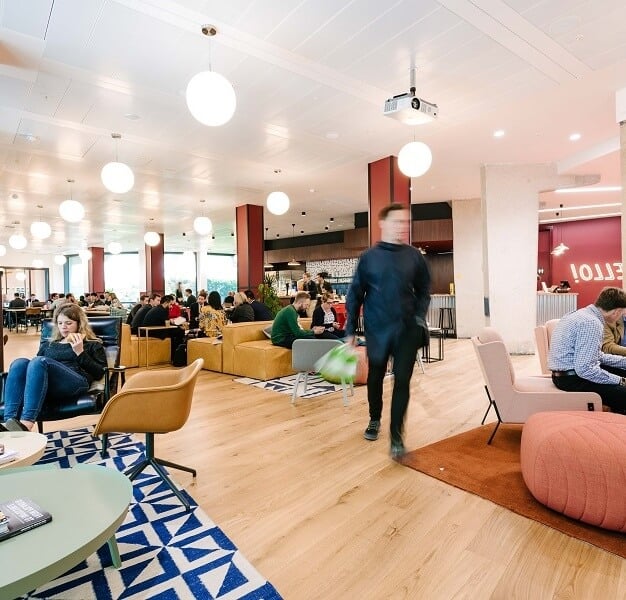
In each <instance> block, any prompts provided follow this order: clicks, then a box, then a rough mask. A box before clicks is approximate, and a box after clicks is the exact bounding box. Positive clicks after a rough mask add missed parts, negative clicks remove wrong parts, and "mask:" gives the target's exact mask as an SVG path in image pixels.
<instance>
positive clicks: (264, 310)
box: [244, 290, 274, 321]
mask: <svg viewBox="0 0 626 600" xmlns="http://www.w3.org/2000/svg"><path fill="white" fill-rule="evenodd" d="M244 294H245V295H246V298H247V299H248V304H249V305H250V306H251V307H252V311H253V312H254V320H255V321H272V320H273V319H274V315H273V314H272V311H271V310H270V309H269V308H268V307H267V305H266V304H265V303H264V302H259V301H258V300H257V299H256V298H255V297H254V292H253V291H252V290H246V291H245V292H244Z"/></svg>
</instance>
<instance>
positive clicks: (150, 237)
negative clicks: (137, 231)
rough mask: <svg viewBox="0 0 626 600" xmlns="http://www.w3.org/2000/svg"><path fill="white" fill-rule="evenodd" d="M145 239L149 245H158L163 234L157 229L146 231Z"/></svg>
mask: <svg viewBox="0 0 626 600" xmlns="http://www.w3.org/2000/svg"><path fill="white" fill-rule="evenodd" d="M143 241H144V242H146V244H148V246H158V245H159V244H160V242H161V236H160V235H159V234H158V233H157V232H156V231H146V233H145V235H144V236H143Z"/></svg>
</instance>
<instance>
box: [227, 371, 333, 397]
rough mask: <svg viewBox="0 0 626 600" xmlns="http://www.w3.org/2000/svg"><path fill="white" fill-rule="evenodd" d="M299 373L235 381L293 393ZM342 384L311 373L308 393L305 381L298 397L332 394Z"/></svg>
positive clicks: (300, 385) (241, 378) (300, 386)
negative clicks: (265, 378)
mask: <svg viewBox="0 0 626 600" xmlns="http://www.w3.org/2000/svg"><path fill="white" fill-rule="evenodd" d="M296 377H297V375H287V376H286V377H277V378H276V379H268V380H267V381H261V380H259V379H252V378H251V377H238V378H237V379H234V380H233V381H236V382H237V383H243V384H245V385H253V386H254V387H257V388H259V389H262V390H271V391H273V392H278V393H279V394H289V395H291V394H293V386H294V384H295V382H296ZM340 391H341V384H335V383H330V382H328V381H325V380H324V379H322V378H321V377H320V376H319V375H309V377H308V381H307V386H306V393H304V383H300V384H299V385H298V398H315V397H317V396H323V395H324V394H332V393H333V392H340Z"/></svg>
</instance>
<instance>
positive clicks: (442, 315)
mask: <svg viewBox="0 0 626 600" xmlns="http://www.w3.org/2000/svg"><path fill="white" fill-rule="evenodd" d="M439 329H441V330H442V331H443V333H444V335H445V336H446V337H456V324H455V322H454V308H452V307H451V306H443V307H441V308H440V309H439Z"/></svg>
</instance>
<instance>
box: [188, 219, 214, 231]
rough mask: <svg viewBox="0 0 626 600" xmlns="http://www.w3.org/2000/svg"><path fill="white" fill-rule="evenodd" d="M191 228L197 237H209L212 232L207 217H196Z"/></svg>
mask: <svg viewBox="0 0 626 600" xmlns="http://www.w3.org/2000/svg"><path fill="white" fill-rule="evenodd" d="M193 228H194V230H195V232H196V233H197V234H198V235H209V233H211V231H213V222H212V221H211V219H209V217H196V218H195V219H194V220H193Z"/></svg>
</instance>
